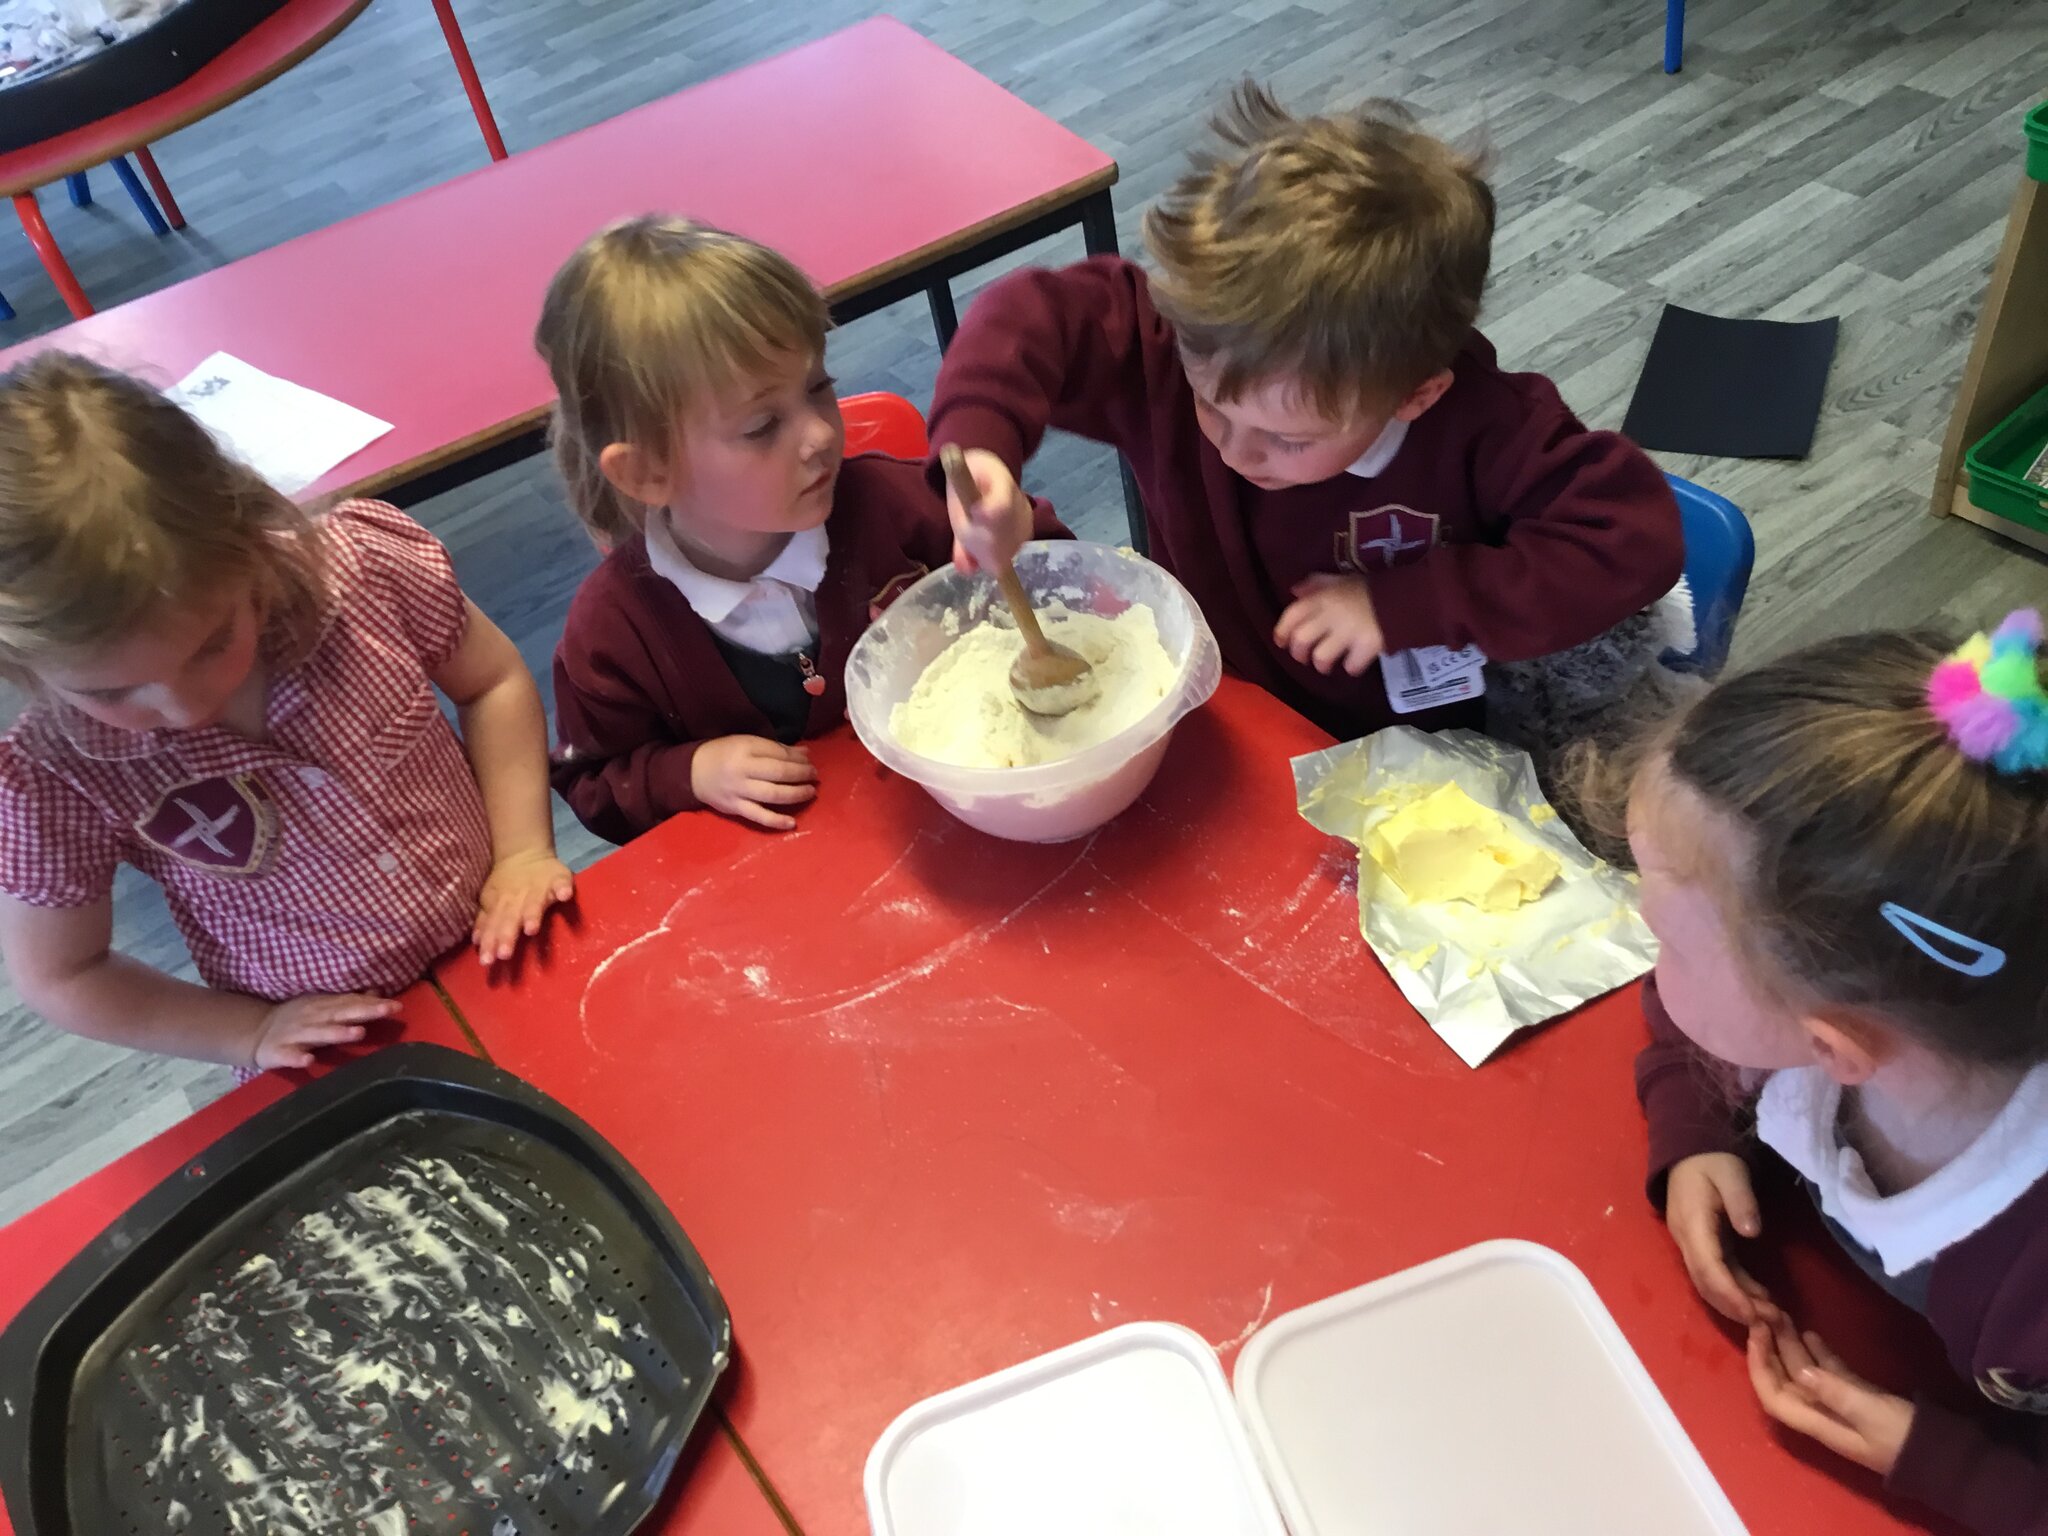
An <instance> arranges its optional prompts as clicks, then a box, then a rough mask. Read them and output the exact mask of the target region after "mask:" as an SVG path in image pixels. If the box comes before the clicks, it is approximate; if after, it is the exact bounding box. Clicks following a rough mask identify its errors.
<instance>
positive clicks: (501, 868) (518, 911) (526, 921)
mask: <svg viewBox="0 0 2048 1536" xmlns="http://www.w3.org/2000/svg"><path fill="white" fill-rule="evenodd" d="M575 894H576V877H575V876H574V875H572V874H570V873H569V866H568V865H566V864H564V863H563V862H562V861H561V860H560V859H558V858H556V857H555V851H554V849H552V848H539V849H535V850H534V851H532V852H531V853H515V854H513V855H512V856H511V857H509V858H504V859H500V860H498V862H497V863H496V864H494V865H492V866H491V873H490V877H489V878H488V879H487V880H485V881H484V888H483V891H482V893H481V894H479V895H478V897H477V899H476V925H475V927H473V928H472V929H471V930H470V935H469V941H470V942H471V943H472V944H474V945H475V946H476V954H477V958H478V959H479V960H481V961H483V963H484V964H485V965H496V964H497V963H498V962H499V961H500V960H509V959H511V958H512V952H513V951H514V950H515V949H517V948H518V947H519V940H520V937H521V936H522V935H523V936H525V937H526V938H529V939H530V938H532V937H533V936H534V935H535V934H537V933H539V932H540V921H541V918H542V917H544V916H545V915H546V914H547V910H548V908H549V907H551V906H556V905H559V904H560V903H562V902H565V901H567V900H568V899H569V898H570V897H571V896H574V895H575Z"/></svg>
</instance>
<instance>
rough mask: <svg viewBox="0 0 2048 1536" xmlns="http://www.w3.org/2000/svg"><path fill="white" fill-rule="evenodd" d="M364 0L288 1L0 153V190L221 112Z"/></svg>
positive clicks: (49, 177) (39, 181) (49, 178)
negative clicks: (163, 83)
mask: <svg viewBox="0 0 2048 1536" xmlns="http://www.w3.org/2000/svg"><path fill="white" fill-rule="evenodd" d="M363 5H364V0H287V3H286V4H285V5H283V6H281V7H280V8H279V9H277V10H276V11H274V12H272V13H271V14H270V15H269V16H266V17H265V18H264V19H263V20H262V21H260V22H258V23H257V24H256V25H255V26H254V27H252V28H250V29H249V32H248V34H247V35H246V36H243V37H240V38H237V39H236V40H235V41H234V42H233V43H231V44H229V45H228V47H227V48H225V49H224V50H222V51H221V53H220V54H219V55H218V56H217V57H216V58H214V59H212V60H211V61H209V62H208V63H206V64H202V65H201V66H200V67H199V68H198V69H197V70H195V71H194V72H193V74H192V75H191V77H190V78H189V79H186V80H182V81H180V82H179V83H178V84H177V85H174V86H172V87H171V88H170V89H169V90H167V91H163V92H161V93H159V94H158V95H155V96H152V97H150V98H149V99H148V100H147V101H142V102H137V103H136V104H135V105H134V106H132V107H129V108H126V109H125V110H123V111H120V112H116V113H114V114H113V115H112V116H110V117H102V118H99V119H97V120H96V121H93V122H90V123H86V124H84V125H83V126H81V127H78V128H74V129H73V130H72V131H71V132H69V133H64V134H59V135H58V136H57V137H56V138H54V139H43V140H40V141H39V142H37V143H34V144H26V145H23V146H22V147H21V148H20V149H16V150H10V151H9V152H8V153H6V154H0V190H4V191H6V192H15V191H19V190H22V189H25V188H29V187H40V186H44V185H46V184H48V183H50V182H53V181H56V180H57V179H58V178H60V177H61V176H63V175H65V174H66V173H68V172H70V171H76V170H83V169H86V168H88V167H90V166H95V165H100V164H103V163H105V162H106V161H108V160H111V159H112V158H113V157H114V156H115V155H119V154H125V153H126V152H127V151H128V150H130V149H133V148H134V147H135V146H136V145H138V144H147V143H149V142H150V141H151V140H153V139H157V138H160V137H162V136H163V135H164V134H166V133H169V132H171V131H172V130H173V129H177V128H182V127H183V126H184V125H185V124H187V123H190V122H193V121H196V120H197V119H199V118H202V117H205V116H206V115H207V114H208V113H210V112H214V111H217V110H219V108H220V107H222V106H223V105H225V104H226V103H228V102H230V101H233V100H235V99H236V98H237V97H239V96H242V95H245V94H247V93H248V92H249V91H250V90H252V89H254V88H255V87H256V86H257V85H260V84H262V82H264V81H265V80H269V79H273V78H275V77H276V76H277V75H279V74H281V73H283V72H284V71H285V70H286V69H289V68H290V67H291V66H292V65H293V64H294V63H296V62H298V60H299V59H301V58H304V57H305V56H306V55H307V54H308V53H311V52H312V51H313V50H314V49H316V48H318V47H319V46H320V45H321V44H322V43H324V42H326V41H327V39H329V38H331V37H332V36H334V34H335V33H337V32H339V31H340V30H341V29H342V28H343V27H345V26H347V25H348V24H349V22H351V21H353V20H354V19H355V17H356V16H357V14H359V13H360V12H361V11H362V9H363ZM0 99H4V98H0ZM194 361H195V362H196V361H197V359H196V358H195V359H194Z"/></svg>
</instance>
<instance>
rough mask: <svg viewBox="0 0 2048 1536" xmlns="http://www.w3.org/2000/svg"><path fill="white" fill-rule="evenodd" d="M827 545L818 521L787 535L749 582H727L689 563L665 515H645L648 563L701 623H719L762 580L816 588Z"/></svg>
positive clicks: (813, 590) (822, 526) (822, 573)
mask: <svg viewBox="0 0 2048 1536" xmlns="http://www.w3.org/2000/svg"><path fill="white" fill-rule="evenodd" d="M830 549H831V544H830V542H829V541H828V540H827V538H826V536H825V525H824V524H823V523H820V524H819V525H818V526H817V527H815V528H806V529H804V530H803V531H802V532H801V533H793V534H791V535H790V536H789V542H788V543H787V544H785V545H783V546H782V553H781V554H779V555H777V556H776V557H775V558H774V559H773V560H772V561H770V562H769V565H768V569H767V570H765V571H763V572H762V573H761V574H760V575H758V576H756V577H755V578H754V579H753V580H752V581H728V580H727V579H726V578H725V577H723V576H711V575H707V574H705V573H704V572H703V571H700V570H698V569H697V567H696V566H694V565H692V564H691V563H690V557H689V556H688V555H686V554H684V553H683V552H682V550H681V549H679V548H677V547H676V541H675V538H674V537H673V535H671V534H670V533H669V529H668V519H667V518H666V517H663V516H660V515H659V514H656V515H654V516H650V517H649V518H648V519H647V563H648V564H649V565H651V566H653V567H654V570H655V574H657V575H659V576H662V577H664V578H666V579H667V580H668V581H669V582H670V583H672V584H673V585H674V586H675V589H676V590H677V591H678V592H680V593H682V594H683V600H684V601H685V602H687V603H688V604H689V605H690V606H691V607H692V608H693V609H695V610H696V612H697V616H698V617H699V618H700V619H702V620H703V621H704V622H705V623H706V624H723V623H724V622H725V621H726V619H727V618H729V617H730V616H731V614H732V611H733V609H735V608H737V607H739V605H740V604H741V603H743V602H745V601H746V598H747V594H748V593H750V592H753V591H756V590H757V589H758V588H759V586H760V584H761V583H762V582H767V581H773V582H780V583H781V584H782V585H783V586H785V587H796V588H798V589H799V590H801V591H805V592H815V591H817V590H818V585H819V583H820V582H822V581H824V579H825V556H826V554H827V553H828V552H829V551H830Z"/></svg>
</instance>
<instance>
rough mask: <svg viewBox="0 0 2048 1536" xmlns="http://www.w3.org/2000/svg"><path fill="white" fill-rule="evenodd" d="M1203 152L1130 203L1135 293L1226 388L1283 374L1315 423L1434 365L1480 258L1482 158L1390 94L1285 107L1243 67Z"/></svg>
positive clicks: (1453, 344) (1463, 311)
mask: <svg viewBox="0 0 2048 1536" xmlns="http://www.w3.org/2000/svg"><path fill="white" fill-rule="evenodd" d="M1211 126H1212V128H1213V129H1214V130H1215V133H1216V135H1217V137H1218V138H1220V139H1221V140H1222V141H1223V144H1224V146H1225V148H1224V150H1223V151H1222V152H1220V153H1209V154H1197V155H1196V156H1195V157H1194V167H1193V169H1192V170H1190V171H1189V172H1188V173H1187V174H1186V175H1185V176H1183V177H1181V179H1180V180H1179V181H1177V182H1176V183H1174V185H1173V187H1172V188H1171V189H1170V190H1169V191H1168V192H1167V193H1166V195H1165V196H1164V197H1163V198H1161V199H1160V200H1159V202H1158V203H1156V204H1154V205H1153V207H1152V208H1150V209H1149V210H1148V211H1147V212H1146V214H1145V243H1146V245H1147V246H1148V247H1149V248H1150V250H1151V252H1152V255H1153V257H1154V258H1155V260H1156V261H1157V262H1158V265H1159V274H1158V276H1157V278H1156V279H1155V280H1154V284H1153V290H1154V293H1155V294H1156V296H1157V301H1158V304H1159V307H1160V310H1161V312H1162V313H1163V314H1165V316H1166V317H1167V319H1168V320H1170V321H1171V322H1172V323H1173V326H1174V329H1175V330H1176V331H1177V332H1178V333H1179V337H1180V343H1181V347H1182V349H1183V350H1184V351H1185V352H1186V353H1187V354H1188V355H1189V356H1191V357H1193V358H1196V359H1198V360H1201V361H1204V362H1211V361H1213V362H1215V363H1217V364H1219V365H1220V373H1219V376H1218V389H1219V392H1220V394H1221V396H1222V398H1223V399H1225V400H1231V399H1235V398H1237V397H1238V396H1239V395H1241V394H1242V393H1243V392H1244V391H1245V390H1246V389H1247V388H1250V387H1252V386H1254V385H1257V384H1258V383H1260V382H1261V381H1263V380H1266V379H1271V378H1274V377H1278V376H1288V375H1291V376H1293V377H1294V378H1296V379H1298V380H1299V382H1300V384H1301V387H1302V390H1303V394H1304V396H1305V398H1306V399H1307V401H1308V402H1309V403H1310V404H1311V405H1313V406H1314V407H1315V408H1316V409H1317V410H1319V411H1321V412H1322V413H1323V414H1324V415H1325V416H1327V417H1329V418H1331V419H1332V420H1337V419H1341V418H1342V417H1343V416H1345V415H1346V414H1347V413H1349V412H1350V411H1353V410H1355V409H1358V408H1360V407H1365V408H1368V409H1386V408H1390V407H1392V406H1394V405H1397V404H1398V403H1399V402H1400V401H1402V400H1403V399H1405V398H1406V397H1407V396H1408V395H1409V393H1410V392H1412V391H1413V390H1414V389H1415V388H1416V387H1417V386H1418V385H1420V384H1421V383H1423V381H1424V380H1426V379H1428V378H1429V377H1430V376H1431V375H1433V374H1435V373H1438V372H1440V371H1441V370H1443V369H1445V368H1448V367H1449V366H1450V365H1451V361H1452V359H1453V358H1455V357H1456V356H1457V353H1458V349H1459V347H1461V346H1462V345H1463V344H1464V342H1465V338H1466V336H1467V335H1468V334H1469V333H1470V331H1471V329H1472V326H1473V323H1474V321H1476V320H1477V319H1478V317H1479V300H1480V296H1481V294H1482V292H1483V291H1484V289H1485V287H1486V273H1487V267H1488V265H1489V263H1490V262H1491V260H1492V251H1493V223H1494V204H1493V192H1492V190H1491V189H1490V188H1489V187H1488V186H1487V184H1486V182H1485V180H1484V178H1483V174H1482V173H1483V170H1484V157H1483V156H1482V155H1479V154H1473V153H1465V152H1463V151H1460V150H1457V149H1453V148H1452V147H1451V146H1450V145H1448V144H1445V143H1443V142H1442V141H1441V140H1438V139H1434V138H1431V137H1430V136H1429V135H1428V134H1426V133H1423V132H1422V131H1421V130H1419V129H1418V128H1417V127H1416V126H1415V118H1414V115H1413V114H1412V113H1411V112H1410V111H1409V110H1408V109H1407V108H1406V107H1404V106H1401V105H1400V104H1399V103H1396V102H1391V101H1369V102H1366V103H1365V104H1364V105H1362V106H1359V107H1356V108H1354V109H1353V110H1351V111H1349V112H1343V113H1336V114H1331V115H1329V116H1323V117H1305V118H1298V117H1295V116H1293V115H1292V114H1291V113H1289V112H1288V111H1287V110H1286V109H1284V108H1283V107H1282V106H1281V105H1280V103H1279V102H1278V101H1277V100H1275V99H1274V97H1273V96H1272V95H1271V93H1269V92H1268V91H1267V90H1266V89H1265V88H1263V87H1262V86H1260V85H1258V84H1256V83H1254V82H1253V81H1250V80H1246V81H1244V82H1243V83H1241V84H1240V85H1239V86H1238V87H1237V89H1236V90H1235V91H1233V92H1232V93H1231V97H1230V101H1229V104H1228V105H1227V106H1226V107H1225V108H1224V109H1223V111H1222V112H1220V113H1219V114H1218V115H1217V116H1216V118H1215V119H1214V120H1213V122H1212V124H1211Z"/></svg>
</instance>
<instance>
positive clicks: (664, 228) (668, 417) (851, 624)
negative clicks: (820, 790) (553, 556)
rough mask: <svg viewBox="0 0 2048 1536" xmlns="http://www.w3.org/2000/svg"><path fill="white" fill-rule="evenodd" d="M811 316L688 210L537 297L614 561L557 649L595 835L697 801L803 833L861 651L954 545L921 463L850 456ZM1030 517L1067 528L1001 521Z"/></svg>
mask: <svg viewBox="0 0 2048 1536" xmlns="http://www.w3.org/2000/svg"><path fill="white" fill-rule="evenodd" d="M825 323H826V313H825V304H824V300H823V299H821V298H820V297H819V295H818V292H817V290H816V289H815V288H813V287H812V286H811V284H810V283H809V281H808V280H807V279H806V278H805V277H804V276H803V274H802V273H801V272H799V271H798V270H797V269H796V268H795V267H794V266H792V265H791V264H790V262H789V261H788V260H786V259H785V258H784V257H782V256H780V255H778V254H776V253H775V252H774V251H771V250H768V249H766V248H765V247H763V246H759V245H756V244H755V243H753V242H752V241H750V240H743V239H741V238H739V237H738V236H736V235H729V234H725V233H722V232H720V231H718V230H713V229H707V228H704V227H702V226H700V225H695V224H691V223H688V222H686V221H683V220H680V219H665V218H652V217H650V218H640V219H633V220H629V221H627V222H625V223H622V224H618V225H614V226H613V227H612V228H610V229H607V230H605V231H603V232H602V233H601V234H599V235H597V236H596V237H595V238H594V239H592V240H591V241H590V242H589V243H588V244H586V245H585V246H584V247H583V248H582V249H581V250H580V251H578V252H577V253H576V254H575V255H574V256H573V257H571V258H570V260H569V262H568V263H567V265H565V266H564V267H563V268H562V270H561V271H560V272H559V273H557V274H556V275H555V279H554V282H553V283H552V284H551V285H550V286H549V289H548V295H547V301H546V304H545V306H544V307H543V309H542V311H541V318H540V325H539V328H538V330H537V332H536V334H535V345H536V346H537V347H538V348H539V350H540V353H541V356H542V357H543V358H544V359H546V361H547V364H548V368H549V371H550V372H551V373H552V374H553V376H554V383H555V391H556V394H557V396H558V404H557V406H556V410H555V419H554V443H555V450H556V454H557V457H558V459H559V461H560V464H561V468H562V473H563V476H564V478H565V479H566V480H567V482H568V488H569V495H570V498H571V501H572V502H573V503H574V505H575V507H576V510H577V512H578V514H579V515H580V516H581V517H582V518H583V520H584V522H585V524H587V525H588V527H589V528H590V531H591V533H592V535H593V537H595V538H596V539H597V541H598V543H599V544H600V545H601V546H602V547H603V548H605V549H606V550H607V551H608V554H607V555H606V557H605V560H604V563H603V564H602V565H600V566H599V567H598V568H597V570H595V571H594V572H592V573H591V575H590V577H589V578H588V579H587V580H586V581H585V582H584V583H583V586H582V588H581V590H579V591H578V592H577V594H576V597H575V599H574V601H573V602H571V604H570V605H569V618H568V623H567V625H566V627H565V628H564V631H563V634H562V641H561V644H560V645H559V646H558V647H557V648H556V651H555V712H556V727H555V728H556V735H557V737H558V739H559V749H558V751H557V753H556V757H555V769H554V784H555V788H556V790H557V791H558V792H559V793H560V794H561V795H562V797H563V798H564V799H565V800H567V801H568V802H569V805H570V806H571V808H572V809H574V811H575V812H576V815H577V817H578V818H579V819H580V820H581V821H582V822H583V824H584V825H585V826H587V827H589V828H590V829H591V831H593V832H595V833H597V834H598V835H599V836H601V837H606V838H610V839H611V840H612V841H614V842H624V841H625V840H626V839H628V838H630V837H633V836H635V835H636V834H638V833H641V832H645V831H646V830H647V829H648V828H649V827H652V826H654V825H655V824H656V823H657V822H660V821H662V820H664V819H665V818H667V817H669V816H672V815H674V814H675V813H676V812H678V811H689V810H696V809H698V808H700V807H708V808H710V809H712V810H715V811H722V812H724V813H725V814H726V815H729V816H736V817H740V818H742V819H743V820H746V821H750V822H753V823H755V824H756V825H758V826H762V827H767V828H770V829H772V830H776V831H786V830H787V829H789V828H790V827H793V826H795V825H796V823H795V820H794V819H793V818H792V816H791V814H790V813H791V812H792V811H793V810H795V809H796V808H797V807H798V806H800V805H803V804H804V803H805V802H807V801H809V800H810V799H812V798H813V797H814V796H815V795H816V794H817V778H818V776H817V770H816V769H815V768H814V767H813V766H812V765H811V760H810V755H809V753H808V752H807V751H806V750H805V749H804V747H803V746H802V745H801V744H800V743H801V742H802V740H803V739H804V738H805V737H809V736H815V735H818V734H819V733H821V732H823V731H826V730H829V729H831V728H832V727H833V726H834V725H836V724H838V723H839V721H840V720H841V719H842V718H843V717H844V715H845V711H846V693H845V687H844V675H845V669H846V658H847V654H848V652H849V651H851V650H852V648H853V643H854V641H855V640H857V639H858V638H859V637H860V633H861V631H862V630H863V629H864V628H865V627H866V626H867V624H868V622H869V620H870V618H871V617H872V616H873V615H874V614H875V613H876V612H877V611H878V610H879V609H880V607H881V606H882V605H884V604H886V603H887V602H888V601H889V600H890V599H892V598H893V597H894V596H895V595H896V594H897V593H898V592H899V591H901V590H902V589H903V588H904V587H905V586H907V585H909V584H910V583H911V582H913V581H915V580H916V579H917V578H918V577H919V576H922V575H923V574H924V573H925V572H926V571H928V570H930V569H931V568H932V567H933V566H934V565H937V564H941V563H943V562H944V561H946V560H947V559H949V558H951V556H952V555H953V539H952V535H951V533H950V531H949V530H948V528H947V524H946V515H945V510H944V507H943V505H942V504H941V503H940V502H939V500H938V498H937V497H936V496H935V495H934V494H933V493H932V491H931V490H930V488H929V487H927V486H926V484H925V482H924V479H923V477H922V475H921V473H920V471H919V469H918V467H917V466H915V465H911V464H906V463H902V462H900V461H898V460H894V459H890V458H886V457H884V456H882V455H879V454H866V455H861V456H859V457H856V458H853V459H850V460H843V454H844V450H845V445H846V434H845V429H844V427H843V425H842V424H841V422H840V418H839V402H838V398H837V396H835V395H834V393H833V389H832V383H833V381H832V379H831V377H830V376H829V375H828V374H827V373H826V372H825ZM1034 525H1035V527H1036V530H1037V531H1038V532H1039V533H1040V534H1041V535H1043V536H1047V537H1053V536H1057V535H1059V534H1060V533H1061V532H1062V531H1063V530H1061V529H1060V528H1059V526H1058V524H1057V523H1055V522H1053V521H1052V518H1051V514H1050V511H1049V510H1045V509H1040V510H1039V511H1038V512H1037V513H1036V514H1034V512H1033V509H1032V508H1030V507H1023V508H1020V509H1019V510H1018V512H1017V514H1016V517H1015V521H1014V524H1010V523H1001V524H1000V525H999V526H1000V532H1001V535H1002V536H1003V537H1004V538H1005V539H1006V540H1009V541H1012V542H1015V541H1021V540H1023V539H1025V538H1027V537H1030V536H1031V534H1032V532H1033V531H1034ZM994 531H995V530H991V532H994Z"/></svg>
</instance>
